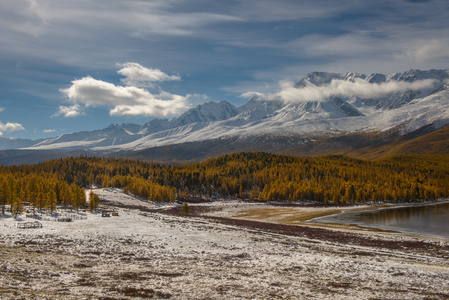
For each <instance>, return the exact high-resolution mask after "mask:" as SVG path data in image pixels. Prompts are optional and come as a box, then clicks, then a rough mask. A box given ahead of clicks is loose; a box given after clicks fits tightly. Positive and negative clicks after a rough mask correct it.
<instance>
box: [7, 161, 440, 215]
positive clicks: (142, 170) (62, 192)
mask: <svg viewBox="0 0 449 300" xmlns="http://www.w3.org/2000/svg"><path fill="white" fill-rule="evenodd" d="M90 187H120V188H124V191H125V192H126V193H129V194H133V195H135V196H138V197H140V198H143V199H148V200H151V201H157V202H162V201H176V200H180V201H182V200H186V199H188V198H206V199H210V198H212V199H213V198H226V197H236V198H241V199H251V200H258V201H294V202H297V201H314V202H319V203H322V204H328V205H346V204H361V203H366V202H409V201H422V200H426V199H435V198H441V197H448V196H449V155H447V154H441V155H407V156H397V157H391V158H388V159H384V160H378V161H365V160H359V159H354V158H349V157H345V156H322V157H307V158H306V157H293V156H282V155H274V154H268V153H263V152H250V153H238V154H231V155H224V156H221V157H218V158H211V159H208V160H206V161H203V162H200V163H193V164H186V165H178V166H174V165H162V164H157V163H150V162H142V161H136V160H125V159H113V158H100V157H90V156H80V157H71V158H65V159H56V160H51V161H47V162H43V163H40V164H35V165H20V166H2V167H0V205H1V206H2V207H5V205H9V206H10V207H11V209H12V210H13V211H14V210H15V211H16V212H18V213H19V212H20V210H21V209H22V207H23V203H25V202H29V203H30V204H31V205H32V206H34V207H35V208H37V209H42V208H46V209H48V210H51V211H53V210H54V209H56V206H57V205H62V206H70V207H73V208H79V207H81V206H83V205H84V204H85V203H86V196H85V189H86V188H90Z"/></svg>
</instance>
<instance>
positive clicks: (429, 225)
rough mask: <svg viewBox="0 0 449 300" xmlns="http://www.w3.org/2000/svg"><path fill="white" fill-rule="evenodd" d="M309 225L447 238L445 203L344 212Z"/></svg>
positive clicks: (448, 223) (448, 214) (447, 207)
mask: <svg viewBox="0 0 449 300" xmlns="http://www.w3.org/2000/svg"><path fill="white" fill-rule="evenodd" d="M312 222H319V223H338V224H347V225H349V224H355V225H359V226H363V227H371V228H379V229H384V230H394V231H399V232H405V233H413V234H419V235H426V236H434V237H443V238H447V239H449V202H444V203H440V204H430V205H407V206H403V207H396V208H384V209H377V210H372V211H363V212H345V213H341V214H337V215H331V216H326V217H321V218H316V219H314V220H312Z"/></svg>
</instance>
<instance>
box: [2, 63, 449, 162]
mask: <svg viewBox="0 0 449 300" xmlns="http://www.w3.org/2000/svg"><path fill="white" fill-rule="evenodd" d="M448 84H449V70H429V71H419V70H409V71H406V72H403V73H395V74H390V75H383V74H377V73H375V74H369V75H366V74H357V73H326V72H313V73H310V74H307V76H305V77H304V78H303V79H301V80H300V81H299V82H298V83H297V84H296V85H295V89H294V90H293V92H296V91H297V92H298V93H299V94H301V98H298V99H299V100H295V98H294V97H293V98H292V97H291V99H290V98H289V99H283V98H282V97H281V96H279V97H273V96H267V97H258V98H257V97H253V98H251V99H249V100H248V102H247V103H246V104H244V105H242V106H240V107H235V106H234V105H232V104H230V103H228V102H226V101H220V102H209V103H204V104H201V105H199V106H197V107H195V108H192V109H190V110H188V111H187V112H185V113H184V114H182V115H181V116H179V117H176V118H173V119H170V120H166V119H160V120H152V121H150V122H148V123H146V124H143V125H135V124H122V125H111V126H109V127H108V128H105V129H102V130H95V131H91V132H78V133H73V134H64V135H61V136H59V137H56V138H52V139H45V140H40V141H35V143H29V142H27V143H22V144H21V143H19V142H17V141H16V142H15V143H16V145H18V147H22V148H23V149H27V150H45V151H70V150H75V149H89V150H92V151H96V152H97V153H113V152H117V151H141V150H144V149H148V148H154V147H161V146H168V145H175V144H182V143H196V142H204V141H214V140H233V141H251V140H253V141H254V140H255V139H256V140H257V143H260V140H261V139H260V138H258V137H273V138H277V137H287V138H288V139H289V141H290V142H291V141H294V140H295V139H297V140H304V139H307V138H309V139H312V138H313V139H316V138H317V137H329V136H339V135H344V134H355V133H368V132H370V133H372V132H386V131H390V130H394V131H396V132H398V133H399V134H407V133H409V132H412V131H414V130H418V129H419V128H421V127H424V126H428V125H432V126H433V128H434V129H438V128H441V127H443V126H446V125H448V124H449V87H448ZM290 92H292V91H290ZM306 92H308V93H312V92H313V93H315V94H313V95H312V94H311V99H310V100H308V99H307V98H304V97H305V96H304V95H308V94H306ZM316 94H318V95H322V97H321V98H319V97H318V98H317V96H316ZM280 95H281V94H280ZM22 145H24V146H22ZM256 146H257V145H256ZM2 147H3V149H5V145H3V146H2ZM14 148H17V147H14Z"/></svg>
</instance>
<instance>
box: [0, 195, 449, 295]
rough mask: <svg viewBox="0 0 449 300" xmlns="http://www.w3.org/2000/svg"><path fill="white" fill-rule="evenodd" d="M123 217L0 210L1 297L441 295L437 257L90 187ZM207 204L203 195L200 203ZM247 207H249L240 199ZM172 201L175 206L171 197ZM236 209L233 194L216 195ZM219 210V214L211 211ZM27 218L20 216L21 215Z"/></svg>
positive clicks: (445, 289) (447, 269) (448, 280)
mask: <svg viewBox="0 0 449 300" xmlns="http://www.w3.org/2000/svg"><path fill="white" fill-rule="evenodd" d="M95 192H96V193H97V194H99V195H100V197H101V198H103V199H104V200H107V201H109V202H110V203H116V204H120V205H129V206H130V208H118V212H119V216H114V217H110V218H102V217H101V214H90V213H86V216H87V219H86V220H76V221H74V222H68V223H62V222H51V221H42V222H41V223H42V224H43V228H40V229H39V228H36V229H18V228H17V227H15V226H14V224H15V223H16V222H17V221H16V220H14V219H13V218H0V298H2V299H3V298H4V299H17V298H20V297H23V298H33V297H34V298H36V299H45V298H51V299H136V298H142V299H143V298H151V297H154V298H172V299H222V298H236V299H312V298H313V299H330V298H332V299H374V298H382V299H398V298H401V299H425V298H432V299H445V298H447V297H448V295H449V263H448V261H447V259H444V258H441V256H438V255H434V254H433V253H428V255H422V254H416V255H415V254H413V253H409V252H407V253H406V252H402V251H389V250H385V249H377V248H368V247H361V246H351V245H345V244H339V243H329V242H326V241H320V240H310V239H306V238H302V237H294V236H286V235H282V234H276V233H269V232H264V231H261V230H255V229H250V228H242V227H237V226H231V225H225V224H219V223H216V222H213V221H211V220H209V219H205V218H201V217H179V216H171V215H167V214H163V213H159V212H157V211H155V212H148V211H142V210H139V209H137V208H135V206H137V205H141V207H144V208H154V207H156V208H159V209H163V208H164V207H165V206H162V208H161V205H156V204H151V203H147V202H144V201H140V200H138V199H135V198H132V197H130V196H127V195H124V194H123V193H120V192H119V191H117V190H97V191H95ZM202 205H206V204H202ZM241 205H242V206H243V208H244V209H246V208H247V207H246V206H245V204H241ZM167 206H168V207H170V206H172V205H171V204H170V205H167ZM210 206H212V207H215V209H218V208H220V209H223V208H224V209H225V210H226V209H229V211H227V212H224V213H221V214H222V215H228V214H234V213H235V212H237V211H238V209H239V208H238V207H239V203H227V202H216V203H211V204H210ZM216 214H217V215H218V214H219V213H218V212H216ZM24 221H28V220H25V219H24V220H23V221H20V222H24Z"/></svg>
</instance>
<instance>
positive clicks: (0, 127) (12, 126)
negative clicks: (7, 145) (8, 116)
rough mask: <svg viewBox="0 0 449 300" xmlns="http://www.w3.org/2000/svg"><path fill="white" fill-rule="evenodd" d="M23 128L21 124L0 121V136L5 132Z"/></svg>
mask: <svg viewBox="0 0 449 300" xmlns="http://www.w3.org/2000/svg"><path fill="white" fill-rule="evenodd" d="M19 130H25V128H23V126H22V124H19V123H12V122H7V123H6V124H5V123H3V122H1V121H0V136H3V133H5V132H12V131H19Z"/></svg>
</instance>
